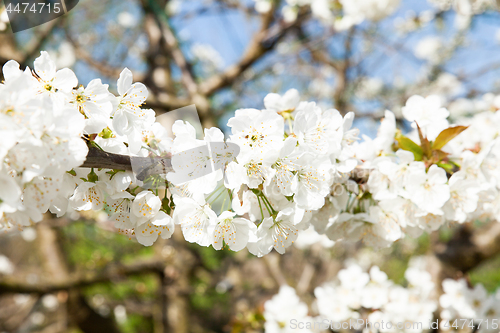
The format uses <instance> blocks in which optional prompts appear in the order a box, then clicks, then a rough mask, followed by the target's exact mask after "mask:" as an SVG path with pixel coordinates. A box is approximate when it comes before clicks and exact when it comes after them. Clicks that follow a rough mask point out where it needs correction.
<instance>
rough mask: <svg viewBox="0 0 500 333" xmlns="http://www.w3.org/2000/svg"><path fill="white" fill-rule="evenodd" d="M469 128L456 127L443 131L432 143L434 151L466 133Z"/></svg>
mask: <svg viewBox="0 0 500 333" xmlns="http://www.w3.org/2000/svg"><path fill="white" fill-rule="evenodd" d="M468 127H469V126H454V127H450V128H447V129H445V130H443V131H442V132H441V133H439V135H438V136H437V138H436V141H434V142H433V143H432V149H441V148H443V147H444V146H445V145H446V144H447V143H448V142H449V141H450V140H451V139H453V138H454V137H456V136H457V135H459V134H460V133H462V132H463V131H465V130H466V129H467V128H468Z"/></svg>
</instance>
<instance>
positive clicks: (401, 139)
mask: <svg viewBox="0 0 500 333" xmlns="http://www.w3.org/2000/svg"><path fill="white" fill-rule="evenodd" d="M396 141H397V142H398V144H399V148H401V149H403V150H407V151H411V152H412V153H413V156H415V161H421V160H422V157H423V151H422V148H420V147H419V145H417V144H416V143H415V142H413V141H412V140H411V139H409V138H407V137H406V136H404V135H396Z"/></svg>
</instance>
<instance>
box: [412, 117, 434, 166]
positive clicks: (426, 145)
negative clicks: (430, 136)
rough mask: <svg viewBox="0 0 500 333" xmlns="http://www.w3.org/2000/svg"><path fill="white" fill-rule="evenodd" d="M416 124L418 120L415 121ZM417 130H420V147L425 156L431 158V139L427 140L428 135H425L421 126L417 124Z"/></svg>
mask: <svg viewBox="0 0 500 333" xmlns="http://www.w3.org/2000/svg"><path fill="white" fill-rule="evenodd" d="M415 124H416V122H415ZM417 130H418V137H419V138H420V147H422V153H423V154H424V156H425V157H427V158H431V155H432V153H431V151H432V150H431V143H430V142H429V140H427V137H425V136H424V135H423V134H422V130H421V129H420V126H418V124H417Z"/></svg>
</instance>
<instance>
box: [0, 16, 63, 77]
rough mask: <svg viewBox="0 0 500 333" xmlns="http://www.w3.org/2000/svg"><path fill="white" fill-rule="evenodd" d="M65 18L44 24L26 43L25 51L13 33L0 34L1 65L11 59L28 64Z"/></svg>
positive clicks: (24, 64) (23, 64)
mask: <svg viewBox="0 0 500 333" xmlns="http://www.w3.org/2000/svg"><path fill="white" fill-rule="evenodd" d="M63 21H64V20H63V19H54V20H52V21H50V22H47V23H45V24H43V25H42V26H41V27H40V28H39V29H37V30H36V32H35V33H34V36H33V38H31V40H30V41H29V42H28V43H26V44H25V46H24V49H25V51H24V52H23V51H19V49H18V45H17V43H16V40H15V38H14V34H12V33H3V34H0V67H1V66H3V65H4V64H5V63H6V62H7V61H9V60H15V61H17V62H18V63H20V64H21V65H22V66H23V67H25V66H27V65H28V64H27V62H28V60H29V59H31V58H33V57H35V56H36V55H37V53H38V52H39V51H40V48H41V46H42V45H43V44H44V43H45V42H46V41H47V39H48V38H49V37H50V35H51V34H52V32H53V31H54V29H55V28H56V27H57V26H59V25H60V24H61V23H62V22H63Z"/></svg>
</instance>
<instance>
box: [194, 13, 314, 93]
mask: <svg viewBox="0 0 500 333" xmlns="http://www.w3.org/2000/svg"><path fill="white" fill-rule="evenodd" d="M304 19H305V15H300V16H299V17H298V19H297V20H296V21H295V22H291V23H286V22H280V23H279V24H277V26H276V31H275V32H274V33H270V30H273V29H271V28H270V26H271V23H272V20H273V10H270V11H269V12H268V13H267V14H265V15H264V16H263V18H262V24H261V28H260V30H259V31H258V32H257V33H256V34H255V35H254V36H253V38H252V40H251V41H250V43H249V45H248V47H247V49H246V51H245V52H244V53H243V56H242V57H241V59H240V60H239V61H238V62H237V63H236V64H234V65H232V66H230V67H229V68H228V69H226V70H225V71H224V72H223V73H221V74H216V75H214V76H212V77H210V78H208V79H207V80H206V81H204V82H202V83H201V84H200V91H201V93H202V94H204V95H206V96H210V95H212V94H213V93H215V92H216V91H218V90H220V89H222V88H225V87H227V86H229V85H231V84H232V83H233V82H234V81H235V80H236V79H237V78H238V77H239V76H240V75H241V74H242V73H243V72H244V71H245V70H246V69H247V68H249V67H250V66H251V65H252V64H254V63H255V62H256V61H257V60H259V59H260V58H262V57H263V56H264V55H265V54H267V53H268V52H269V51H271V50H272V49H273V48H274V47H275V46H276V44H278V42H279V41H280V40H282V39H283V38H284V37H285V36H286V34H287V33H288V31H290V30H291V29H292V28H294V27H297V26H299V25H300V24H301V23H302V21H303V20H304Z"/></svg>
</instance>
